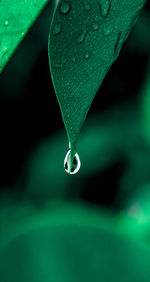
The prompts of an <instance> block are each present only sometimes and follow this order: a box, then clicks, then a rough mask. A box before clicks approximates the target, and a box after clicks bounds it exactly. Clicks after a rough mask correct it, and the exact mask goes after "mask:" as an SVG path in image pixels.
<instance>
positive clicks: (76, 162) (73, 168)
mask: <svg viewBox="0 0 150 282" xmlns="http://www.w3.org/2000/svg"><path fill="white" fill-rule="evenodd" d="M80 167H81V162H80V158H79V155H78V153H75V155H74V157H73V160H72V161H71V149H69V151H68V152H67V154H66V157H65V159H64V168H65V171H66V172H67V173H68V174H76V173H77V172H78V171H79V169H80Z"/></svg>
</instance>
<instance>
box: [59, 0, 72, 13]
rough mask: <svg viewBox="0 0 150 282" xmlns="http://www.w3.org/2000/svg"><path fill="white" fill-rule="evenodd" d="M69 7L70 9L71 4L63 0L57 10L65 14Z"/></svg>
mask: <svg viewBox="0 0 150 282" xmlns="http://www.w3.org/2000/svg"><path fill="white" fill-rule="evenodd" d="M70 9H71V5H70V3H69V2H67V1H66V2H63V3H62V4H61V6H60V9H59V10H60V12H61V14H63V15H66V14H68V13H69V11H70Z"/></svg>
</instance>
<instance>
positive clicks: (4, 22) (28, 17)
mask: <svg viewBox="0 0 150 282" xmlns="http://www.w3.org/2000/svg"><path fill="white" fill-rule="evenodd" d="M47 2H48V0H20V1H14V0H2V1H0V72H1V71H2V70H3V68H4V66H5V65H6V63H7V62H8V60H9V58H10V57H11V55H12V54H13V52H14V51H15V49H16V47H17V45H18V44H19V43H20V41H21V40H22V39H23V37H24V35H25V34H26V32H27V31H28V29H29V28H30V26H31V24H32V23H33V22H34V20H35V19H36V17H37V16H38V14H39V13H40V12H41V10H42V9H43V7H44V5H45V4H46V3H47Z"/></svg>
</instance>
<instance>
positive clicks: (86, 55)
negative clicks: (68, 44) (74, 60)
mask: <svg viewBox="0 0 150 282" xmlns="http://www.w3.org/2000/svg"><path fill="white" fill-rule="evenodd" d="M89 57H90V54H89V52H86V53H85V55H84V58H85V59H86V60H88V59H89Z"/></svg>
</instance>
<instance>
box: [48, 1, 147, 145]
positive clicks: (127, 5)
mask: <svg viewBox="0 0 150 282" xmlns="http://www.w3.org/2000/svg"><path fill="white" fill-rule="evenodd" d="M144 3H145V0H134V1H133V0H122V1H119V0H91V1H90V0H88V1H86V0H72V1H69V0H68V1H64V0H60V1H59V3H58V5H57V8H56V10H55V13H54V16H53V20H52V24H51V29H50V36H49V45H48V47H49V60H50V69H51V75H52V80H53V84H54V88H55V92H56V95H57V99H58V102H59V105H60V108H61V112H62V117H63V121H64V124H65V127H66V131H67V135H68V138H69V141H70V143H72V144H75V143H76V141H77V138H78V135H79V132H80V129H81V127H82V125H83V122H84V120H85V117H86V115H87V112H88V110H89V107H90V105H91V103H92V101H93V98H94V96H95V94H96V92H97V90H98V89H99V87H100V85H101V83H102V81H103V79H104V77H105V75H106V74H107V72H108V70H109V68H110V67H111V65H112V63H113V62H114V61H115V59H116V58H117V57H118V55H119V52H120V49H121V47H122V44H123V43H124V41H125V39H126V38H127V36H128V34H129V32H130V30H131V28H132V26H133V24H134V22H135V20H136V18H137V15H138V12H139V11H140V9H141V8H142V6H143V5H144Z"/></svg>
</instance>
